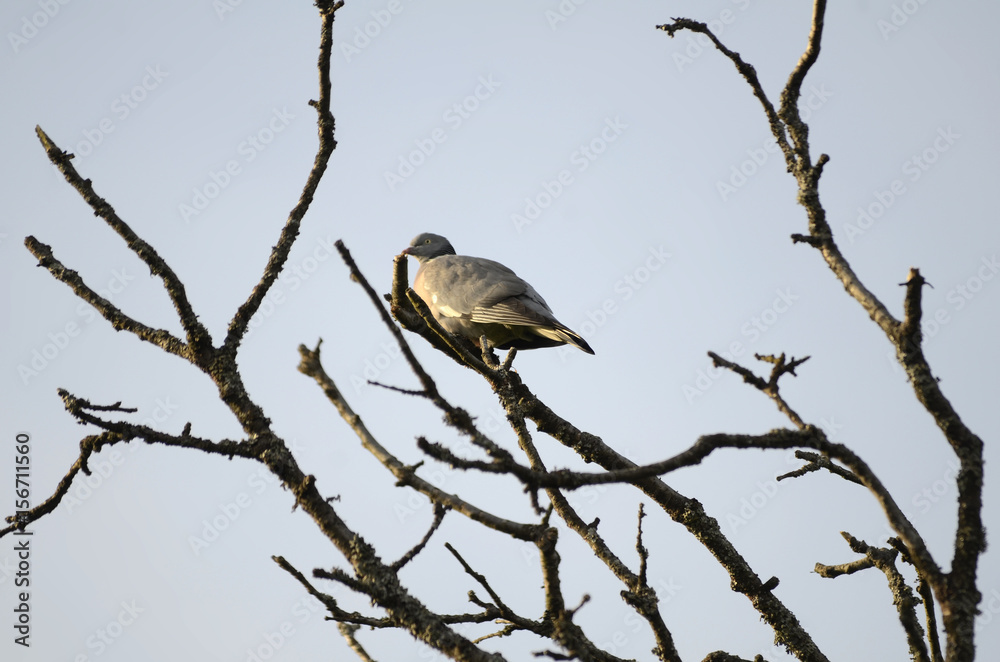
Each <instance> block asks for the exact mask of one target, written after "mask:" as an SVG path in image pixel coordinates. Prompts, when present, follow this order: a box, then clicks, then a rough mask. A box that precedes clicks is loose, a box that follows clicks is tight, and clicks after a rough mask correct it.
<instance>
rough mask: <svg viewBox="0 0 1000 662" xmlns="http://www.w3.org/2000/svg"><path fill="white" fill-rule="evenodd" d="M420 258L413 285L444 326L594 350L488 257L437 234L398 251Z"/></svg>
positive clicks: (496, 340) (502, 339) (476, 337)
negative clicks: (459, 249) (458, 250)
mask: <svg viewBox="0 0 1000 662" xmlns="http://www.w3.org/2000/svg"><path fill="white" fill-rule="evenodd" d="M403 254H405V255H412V256H413V257H415V258H417V261H418V262H419V263H420V269H418V270H417V275H416V277H415V278H414V279H413V290H414V291H415V292H416V293H417V294H418V295H420V298H421V299H423V300H424V303H426V304H427V307H428V308H430V310H431V312H432V313H433V314H434V318H435V319H436V320H437V321H438V322H439V323H440V324H441V326H442V327H444V328H445V329H447V330H448V331H449V332H451V333H453V334H455V335H458V336H462V337H464V338H468V339H469V340H471V341H472V342H474V343H475V344H476V345H477V346H479V344H480V338H482V336H484V335H485V336H486V339H487V340H488V341H489V344H490V345H491V346H493V347H495V348H497V349H511V348H514V349H537V348H539V347H555V346H557V345H565V344H570V345H573V346H574V347H577V348H579V349H581V350H583V351H584V352H587V353H588V354H593V353H594V350H592V349H591V348H590V345H588V344H587V341H586V340H584V339H583V338H581V337H580V335H579V334H578V333H576V332H574V331H572V330H570V329H569V327H567V326H565V325H564V324H562V323H561V322H560V321H559V320H557V319H556V318H555V316H554V315H553V314H552V309H550V308H549V306H548V304H547V303H545V299H543V298H542V297H541V296H540V295H539V294H538V292H536V291H535V288H533V287H532V286H531V285H529V284H528V283H526V282H525V281H523V280H522V279H520V278H518V276H517V274H515V273H514V272H513V271H511V270H510V269H508V268H507V267H505V266H504V265H502V264H500V263H499V262H494V261H493V260H486V259H483V258H481V257H469V256H466V255H455V249H454V248H453V247H452V245H451V242H449V241H448V240H447V239H445V238H444V237H442V236H441V235H437V234H432V233H430V232H425V233H423V234H420V235H417V236H416V237H415V238H414V239H413V241H412V242H410V246H409V248H406V249H405V250H404V251H403Z"/></svg>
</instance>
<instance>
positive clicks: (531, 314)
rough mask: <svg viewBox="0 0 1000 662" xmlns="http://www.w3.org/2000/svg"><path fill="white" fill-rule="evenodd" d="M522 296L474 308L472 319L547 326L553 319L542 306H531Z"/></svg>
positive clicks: (486, 321) (490, 322) (514, 324)
mask: <svg viewBox="0 0 1000 662" xmlns="http://www.w3.org/2000/svg"><path fill="white" fill-rule="evenodd" d="M532 303H533V302H532V301H530V300H529V301H525V300H524V298H513V297H512V298H509V299H504V300H503V301H498V302H497V303H495V304H493V305H492V306H488V307H479V308H475V309H473V311H472V317H471V319H472V321H473V322H479V323H482V324H509V325H513V326H549V325H551V324H552V323H553V322H555V320H554V319H553V318H552V315H551V314H547V311H545V309H544V308H542V307H541V306H538V305H534V306H532Z"/></svg>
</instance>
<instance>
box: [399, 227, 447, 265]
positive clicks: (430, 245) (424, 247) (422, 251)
mask: <svg viewBox="0 0 1000 662" xmlns="http://www.w3.org/2000/svg"><path fill="white" fill-rule="evenodd" d="M454 254H455V249H454V248H453V247H452V245H451V242H450V241H448V240H447V239H445V238H444V237H442V236H441V235H439V234H434V233H433V232H424V233H422V234H418V235H417V236H416V237H414V238H413V241H411V242H410V246H409V248H406V249H404V250H403V255H412V256H413V257H415V258H417V261H418V262H424V261H426V260H430V259H432V258H435V257H438V256H439V255H454Z"/></svg>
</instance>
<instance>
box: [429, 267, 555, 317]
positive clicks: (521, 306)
mask: <svg viewBox="0 0 1000 662" xmlns="http://www.w3.org/2000/svg"><path fill="white" fill-rule="evenodd" d="M421 271H422V272H423V273H421V274H418V275H419V276H420V289H422V290H424V292H418V293H420V294H424V293H426V294H427V295H429V296H430V298H431V299H433V302H432V301H428V304H429V305H431V307H432V308H433V307H437V308H438V309H439V310H441V311H442V312H443V313H444V314H445V315H447V316H449V317H457V316H461V317H468V318H470V319H472V320H473V321H476V322H493V323H499V324H518V325H535V324H539V323H542V324H544V323H546V322H547V317H546V315H545V312H546V311H547V309H548V306H547V304H546V303H545V300H544V299H542V297H541V296H539V295H538V293H537V292H535V290H534V288H533V287H531V285H529V284H528V283H526V282H525V281H523V280H522V279H521V278H519V277H518V276H517V275H516V274H515V273H514V272H513V271H511V270H510V269H508V268H507V267H505V266H504V265H502V264H500V263H499V262H494V261H493V260H486V259H484V258H477V257H467V256H462V255H442V256H440V257H437V258H435V259H433V260H431V261H430V262H428V263H427V265H425V266H424V267H422V268H421ZM520 297H526V298H527V301H525V300H523V299H521V298H520ZM532 304H537V305H532Z"/></svg>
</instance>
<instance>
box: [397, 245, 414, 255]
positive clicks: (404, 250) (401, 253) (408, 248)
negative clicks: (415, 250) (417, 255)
mask: <svg viewBox="0 0 1000 662" xmlns="http://www.w3.org/2000/svg"><path fill="white" fill-rule="evenodd" d="M411 248H412V246H407V247H406V248H404V249H403V250H402V252H400V255H410V254H411V253H410V249H411Z"/></svg>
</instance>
